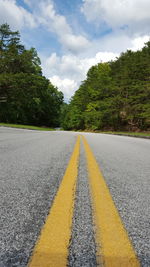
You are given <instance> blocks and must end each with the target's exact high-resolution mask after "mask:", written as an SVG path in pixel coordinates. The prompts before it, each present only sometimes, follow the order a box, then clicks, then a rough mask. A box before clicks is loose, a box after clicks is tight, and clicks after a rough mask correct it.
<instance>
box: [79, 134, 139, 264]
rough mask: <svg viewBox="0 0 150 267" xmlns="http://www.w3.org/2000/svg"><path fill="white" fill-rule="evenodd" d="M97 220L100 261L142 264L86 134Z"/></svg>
mask: <svg viewBox="0 0 150 267" xmlns="http://www.w3.org/2000/svg"><path fill="white" fill-rule="evenodd" d="M83 142H84V147H85V151H86V157H87V164H88V171H89V180H90V189H91V194H92V202H93V209H94V219H95V224H96V241H97V243H98V251H97V256H98V261H99V262H100V261H102V263H103V266H105V267H139V266H140V263H139V261H138V259H137V257H136V255H135V252H134V249H133V247H132V244H131V242H130V240H129V238H128V235H127V232H126V230H125V228H124V226H123V223H122V221H121V218H120V216H119V213H118V211H117V209H116V207H115V204H114V202H113V200H112V197H111V195H110V192H109V189H108V187H107V185H106V183H105V181H104V178H103V176H102V173H101V171H100V169H99V166H98V164H97V162H96V160H95V158H94V155H93V153H92V151H91V149H90V147H89V145H88V143H87V141H86V139H85V138H84V137H83Z"/></svg>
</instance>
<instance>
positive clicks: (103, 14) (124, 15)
mask: <svg viewBox="0 0 150 267" xmlns="http://www.w3.org/2000/svg"><path fill="white" fill-rule="evenodd" d="M91 10H92V12H91ZM81 11H82V13H84V15H85V17H86V19H87V20H88V21H93V22H96V23H98V24H99V25H100V24H102V23H103V22H105V23H107V25H108V26H110V27H112V28H116V27H121V26H125V25H126V26H129V27H130V31H133V32H135V31H136V32H137V31H140V32H141V33H142V32H143V34H145V31H147V30H149V23H150V1H149V0H114V1H113V3H112V0H84V1H83V6H82V8H81Z"/></svg>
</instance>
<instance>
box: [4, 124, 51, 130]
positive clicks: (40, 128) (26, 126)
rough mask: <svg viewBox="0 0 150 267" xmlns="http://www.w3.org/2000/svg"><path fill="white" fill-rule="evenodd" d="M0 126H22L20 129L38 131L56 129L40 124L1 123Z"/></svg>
mask: <svg viewBox="0 0 150 267" xmlns="http://www.w3.org/2000/svg"><path fill="white" fill-rule="evenodd" d="M0 126H4V127H11V128H20V129H29V130H38V131H54V130H55V129H52V128H49V127H38V126H33V125H21V124H12V123H0Z"/></svg>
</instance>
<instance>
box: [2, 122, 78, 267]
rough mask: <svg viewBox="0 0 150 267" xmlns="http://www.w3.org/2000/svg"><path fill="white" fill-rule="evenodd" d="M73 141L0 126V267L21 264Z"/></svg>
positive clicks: (67, 136)
mask: <svg viewBox="0 0 150 267" xmlns="http://www.w3.org/2000/svg"><path fill="white" fill-rule="evenodd" d="M75 141H76V139H75V135H74V134H69V133H65V134H62V133H61V132H38V131H29V130H20V129H10V128H9V129H7V128H2V127H0V267H16V266H18V267H24V266H26V265H27V261H28V259H29V256H30V254H31V251H32V248H33V246H34V244H35V241H36V239H37V237H38V235H39V232H40V229H41V227H42V225H43V223H44V221H45V219H46V216H47V214H48V211H49V208H50V206H51V204H52V202H53V199H54V196H55V194H56V191H57V189H58V186H59V183H60V181H61V179H62V177H63V175H64V172H65V169H66V166H67V164H68V160H69V158H70V155H71V153H72V151H73V146H74V144H75Z"/></svg>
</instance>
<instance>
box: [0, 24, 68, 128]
mask: <svg viewBox="0 0 150 267" xmlns="http://www.w3.org/2000/svg"><path fill="white" fill-rule="evenodd" d="M62 103H63V94H62V93H61V92H59V91H58V90H57V88H55V87H54V86H53V85H52V84H51V83H50V81H49V80H48V79H46V78H45V77H44V76H42V71H41V67H40V59H39V57H38V55H37V52H36V50H35V49H34V48H31V49H29V50H26V49H25V47H24V46H23V45H22V44H21V43H20V35H19V32H18V31H16V32H13V31H11V30H10V28H9V25H8V24H3V25H1V26H0V121H2V122H9V123H22V124H32V125H45V126H58V125H59V123H60V122H59V120H60V109H61V105H62Z"/></svg>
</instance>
